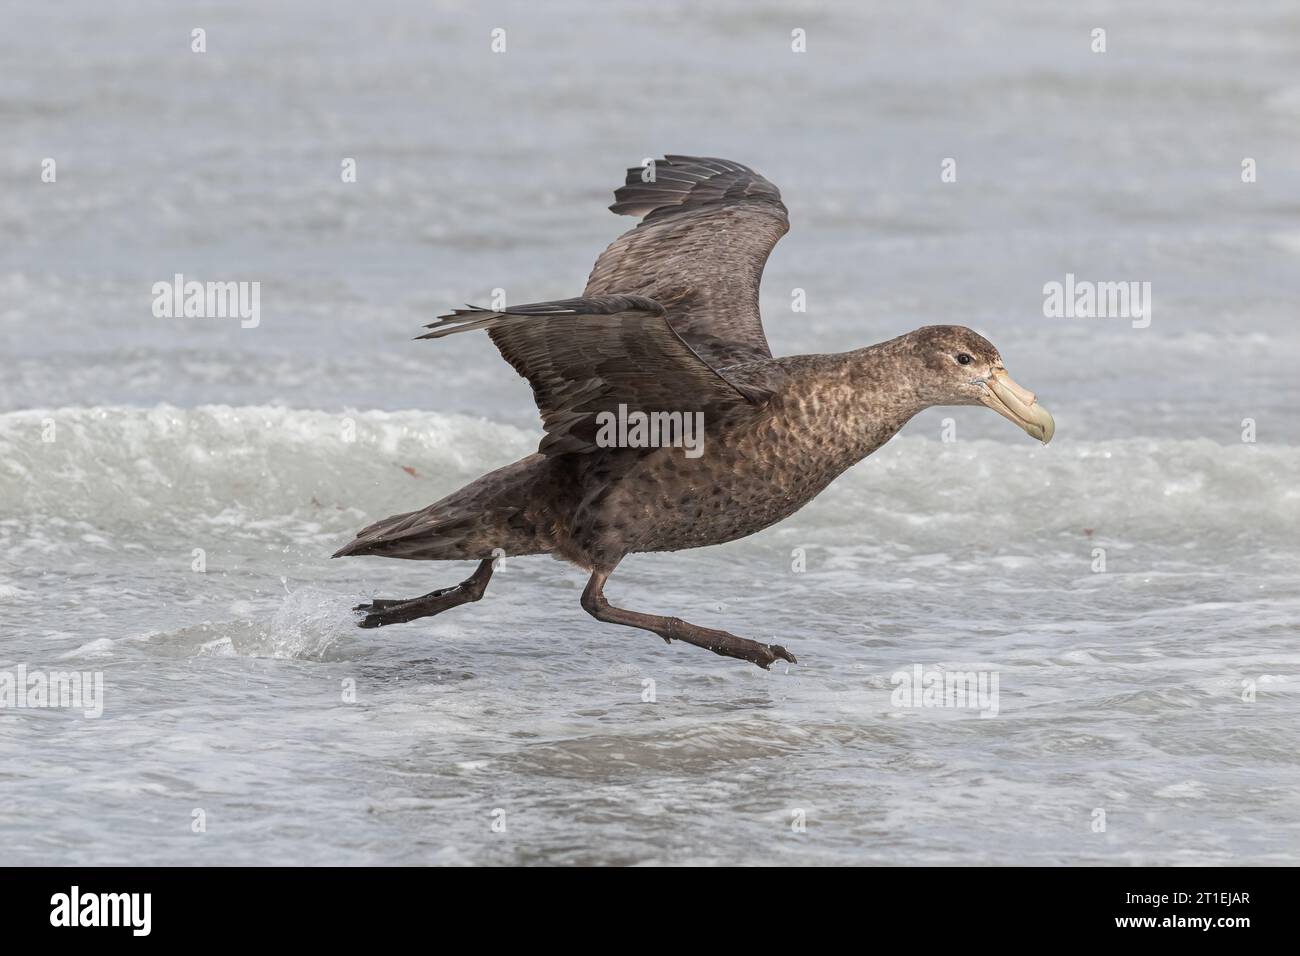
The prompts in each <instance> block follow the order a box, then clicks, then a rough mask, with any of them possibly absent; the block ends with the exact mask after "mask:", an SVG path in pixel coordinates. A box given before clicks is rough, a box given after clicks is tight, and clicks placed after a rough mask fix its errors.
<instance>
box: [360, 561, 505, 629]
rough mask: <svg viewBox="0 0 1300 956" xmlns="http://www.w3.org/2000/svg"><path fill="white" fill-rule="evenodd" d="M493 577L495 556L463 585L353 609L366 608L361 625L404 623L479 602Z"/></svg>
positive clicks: (377, 625) (477, 569)
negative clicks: (493, 559)
mask: <svg viewBox="0 0 1300 956" xmlns="http://www.w3.org/2000/svg"><path fill="white" fill-rule="evenodd" d="M491 578H492V559H491V558H485V559H484V560H482V561H480V562H479V565H478V567H477V568H475V569H474V573H473V574H471V575H470V576H469V577H468V578H466V579H465V580H464V581H461V582H460V584H456V585H453V586H452V587H449V588H439V589H438V590H436V591H430V592H429V593H428V594H425V595H422V596H420V597H417V598H411V599H410V600H406V601H401V600H397V601H394V600H384V599H380V600H376V601H371V602H370V603H369V604H358V605H357V606H356V607H354V608H353V609H352V610H354V611H365V612H366V616H365V617H364V618H362V619H361V620H360V621H358V622H357V626H358V627H383V626H385V625H386V624H404V623H406V622H407V621H414V620H416V619H417V618H421V617H432V616H433V615H435V614H441V613H442V612H443V611H446V610H449V609H450V608H453V607H457V606H459V605H461V604H468V603H469V602H470V601H477V600H478V599H479V598H481V597H482V596H483V592H484V591H485V590H487V584H488V581H489V580H491Z"/></svg>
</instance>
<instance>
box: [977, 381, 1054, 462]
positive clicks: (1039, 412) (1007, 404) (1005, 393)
mask: <svg viewBox="0 0 1300 956" xmlns="http://www.w3.org/2000/svg"><path fill="white" fill-rule="evenodd" d="M984 386H985V387H984V394H983V395H982V396H981V397H980V401H982V402H983V403H984V404H985V405H987V406H988V407H989V408H991V409H993V410H994V411H995V412H997V413H998V414H999V415H1001V416H1003V417H1004V418H1009V419H1011V420H1012V421H1013V422H1015V423H1016V424H1017V425H1019V426H1020V427H1021V428H1023V429H1024V430H1025V431H1026V432H1028V433H1029V435H1030V437H1032V438H1037V439H1038V440H1039V441H1040V442H1042V443H1043V444H1044V445H1046V444H1047V443H1048V442H1049V441H1051V440H1052V433H1053V432H1055V431H1056V422H1054V421H1052V416H1051V414H1050V413H1049V412H1048V411H1047V409H1045V408H1044V407H1043V406H1042V405H1039V404H1038V397H1037V396H1036V395H1034V393H1033V392H1031V391H1029V390H1028V389H1025V388H1021V387H1020V386H1019V385H1017V384H1016V383H1015V381H1014V380H1013V379H1012V378H1011V376H1010V375H1008V374H1007V370H1006V369H1004V368H996V369H994V370H993V374H992V375H990V376H989V377H988V378H986V379H984Z"/></svg>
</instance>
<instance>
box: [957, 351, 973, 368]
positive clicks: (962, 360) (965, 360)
mask: <svg viewBox="0 0 1300 956" xmlns="http://www.w3.org/2000/svg"><path fill="white" fill-rule="evenodd" d="M973 361H975V360H974V359H973V358H971V357H970V356H969V355H967V354H966V353H965V352H962V353H961V354H960V355H958V356H957V364H958V365H969V364H970V363H971V362H973Z"/></svg>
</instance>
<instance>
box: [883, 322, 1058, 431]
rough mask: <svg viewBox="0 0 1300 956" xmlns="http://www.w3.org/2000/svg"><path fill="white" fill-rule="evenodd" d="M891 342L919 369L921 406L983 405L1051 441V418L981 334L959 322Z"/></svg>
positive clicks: (1052, 425)
mask: <svg viewBox="0 0 1300 956" xmlns="http://www.w3.org/2000/svg"><path fill="white" fill-rule="evenodd" d="M896 341H898V342H899V344H900V345H902V346H903V348H904V349H905V350H906V352H907V354H908V357H909V358H910V359H911V360H912V362H916V363H920V365H921V367H922V370H921V372H920V374H919V375H916V376H914V382H915V384H916V387H917V391H918V392H919V393H920V397H921V398H922V400H924V401H925V402H926V404H928V405H987V406H988V407H989V408H991V409H993V410H994V411H995V412H997V413H998V414H999V415H1002V416H1003V417H1005V418H1009V419H1011V421H1013V422H1015V423H1016V424H1017V425H1019V426H1020V427H1021V428H1023V429H1024V430H1025V431H1026V432H1028V433H1029V435H1030V436H1032V437H1033V438H1037V439H1038V440H1039V441H1041V442H1042V443H1043V444H1047V443H1048V442H1049V441H1051V440H1052V432H1053V431H1055V429H1056V424H1055V423H1054V422H1053V421H1052V416H1051V415H1050V414H1049V413H1048V411H1047V409H1045V408H1043V406H1041V405H1039V404H1038V399H1037V398H1036V397H1035V396H1034V393H1033V392H1031V391H1029V390H1028V389H1024V388H1021V387H1020V386H1019V385H1017V384H1016V383H1015V381H1014V380H1013V379H1012V378H1011V376H1010V375H1008V374H1007V370H1006V368H1005V367H1004V366H1003V365H1002V356H1001V355H999V354H998V350H997V349H995V348H994V347H993V343H991V342H990V341H989V340H988V339H986V338H984V336H982V335H979V334H977V333H975V332H972V331H971V330H970V329H968V328H965V327H964V326H960V325H927V326H925V327H924V328H921V329H917V330H916V331H915V332H910V333H908V334H907V335H904V336H902V337H901V339H899V340H896ZM909 364H910V363H909Z"/></svg>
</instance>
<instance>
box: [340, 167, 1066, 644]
mask: <svg viewBox="0 0 1300 956" xmlns="http://www.w3.org/2000/svg"><path fill="white" fill-rule="evenodd" d="M614 196H615V199H616V200H617V201H616V202H615V203H614V204H613V205H612V206H610V209H611V210H612V211H614V212H615V213H619V214H622V215H630V216H638V217H640V218H641V222H640V223H639V224H638V225H637V226H636V227H635V228H634V229H632V230H630V231H628V232H626V233H624V234H623V235H622V236H620V237H619V238H618V239H617V240H615V241H614V243H613V244H612V245H611V246H610V247H609V248H608V249H606V250H605V251H604V253H602V254H601V256H600V258H599V259H597V260H596V265H595V268H594V269H592V272H591V276H590V278H589V279H588V280H587V288H586V290H585V291H584V293H583V295H582V297H581V298H576V299H565V300H563V301H558V302H542V303H538V304H535V305H520V306H515V307H512V308H505V309H501V310H499V311H490V310H487V309H479V308H475V307H473V306H471V307H469V308H468V309H463V310H462V309H457V310H456V311H454V312H452V313H451V314H449V315H444V316H441V317H440V318H439V320H438V321H437V322H433V323H431V324H430V325H428V326H426V328H429V329H431V330H432V331H430V332H428V333H427V334H425V335H421V336H419V337H420V338H426V339H433V338H440V337H442V336H445V335H453V334H455V333H457V332H467V331H471V330H474V329H485V330H486V331H487V333H488V336H489V337H490V338H491V339H492V342H493V343H494V344H495V345H496V347H497V348H498V349H499V350H500V352H501V354H502V355H503V356H504V357H505V359H506V361H508V362H509V363H510V364H511V365H513V366H514V368H515V371H517V372H518V373H519V374H520V375H522V376H523V377H524V378H526V379H527V380H528V383H529V384H530V385H531V386H532V389H533V396H534V398H535V399H536V402H537V407H538V409H539V410H540V411H541V416H542V426H543V428H544V429H545V432H546V434H545V436H544V437H543V438H542V441H541V445H540V447H539V448H538V451H537V453H536V454H533V455H529V456H528V457H527V458H524V459H522V460H520V461H517V462H515V463H514V464H511V465H506V466H505V467H504V468H499V469H497V470H496V471H493V472H491V473H489V474H487V475H484V476H483V477H481V478H479V479H478V480H477V481H474V482H472V483H471V484H469V485H467V486H466V487H464V488H462V489H461V490H459V491H457V492H455V493H453V494H450V495H448V496H447V497H445V498H443V499H442V500H441V501H438V502H435V503H434V504H432V505H430V506H429V507H427V508H425V509H424V510H422V511H414V512H410V513H409V514H401V515H394V516H392V517H390V518H385V519H384V520H383V521H379V522H376V523H375V524H372V525H370V526H369V527H368V528H365V529H364V530H362V531H361V532H360V533H359V534H358V535H357V537H356V540H354V541H353V542H352V543H351V544H349V545H347V546H346V547H344V548H342V549H341V550H340V551H339V552H338V554H336V555H335V557H338V556H340V555H354V554H374V555H380V556H382V557H388V558H407V559H411V560H419V561H453V560H465V559H477V560H478V561H479V565H478V567H477V569H476V570H475V571H474V573H473V574H472V575H470V577H469V578H467V579H466V580H465V581H462V582H461V583H460V584H457V585H454V586H453V587H449V588H442V589H440V590H437V591H433V592H431V593H429V594H425V595H423V596H422V597H416V598H411V599H408V600H376V601H372V602H370V603H369V604H362V605H359V606H358V607H357V608H356V610H358V611H362V612H365V617H364V618H363V619H362V620H361V621H360V622H359V623H360V626H361V627H382V626H384V625H386V624H398V623H402V622H405V621H413V620H416V619H417V618H422V617H429V616H431V615H434V614H439V613H441V612H443V611H445V610H447V609H448V608H452V607H456V606H457V605H459V604H464V603H467V602H469V601H477V600H478V599H479V598H481V597H482V596H483V592H484V589H485V588H486V587H487V584H488V581H489V580H490V579H491V577H492V569H493V563H494V557H495V556H500V555H502V554H504V555H510V556H515V555H528V554H551V555H554V556H555V557H557V558H562V559H564V560H567V561H571V562H572V563H574V564H576V565H578V566H579V567H581V568H583V569H585V570H586V571H589V572H590V573H591V578H590V580H589V581H588V582H587V586H586V589H585V590H584V591H583V592H582V606H583V608H584V609H585V610H586V611H587V612H588V613H589V614H591V615H592V616H593V617H595V618H596V619H597V620H600V621H607V622H610V623H613V624H624V625H627V626H628V627H636V628H642V629H644V630H647V631H653V632H654V633H655V634H658V635H659V636H660V637H662V638H663V639H664V640H665V641H669V642H672V641H674V640H680V641H685V642H687V643H688V644H695V645H698V646H700V647H706V648H708V649H709V650H711V651H713V652H714V653H715V654H722V655H725V656H727V657H736V658H740V659H741V660H746V661H752V662H753V663H755V664H758V665H759V666H760V667H764V668H766V667H768V666H769V665H770V664H772V662H773V661H775V660H777V659H778V658H780V659H783V660H786V661H789V662H791V663H794V662H795V658H794V655H793V654H791V653H790V652H789V651H787V650H786V649H785V648H784V647H781V646H780V645H777V644H772V645H768V644H761V643H759V642H757V641H752V640H747V639H745V638H742V637H737V636H736V635H734V634H729V633H728V632H726V631H720V630H715V629H713V628H707V627H700V626H698V625H695V624H690V623H688V622H686V621H683V620H681V619H679V618H676V617H662V616H660V615H657V614H646V613H642V612H640V611H629V610H625V609H623V608H619V607H614V606H613V605H611V604H610V603H609V601H608V600H606V598H605V594H604V588H605V582H606V580H607V579H608V578H609V576H610V574H611V573H612V572H613V570H614V569H615V568H616V567H617V566H618V564H619V562H620V561H622V560H623V558H624V557H626V556H627V555H629V554H634V553H637V552H644V551H679V550H681V549H683V548H698V547H703V546H704V545H710V544H721V543H722V542H725V541H734V540H735V539H737V538H743V537H745V536H746V535H750V534H753V533H754V532H755V531H760V530H762V529H763V528H766V527H768V526H769V525H772V524H775V523H776V522H778V521H780V520H781V519H782V518H785V517H787V516H789V515H791V514H793V513H794V512H796V511H798V510H799V509H800V508H802V507H803V506H804V505H806V504H807V503H808V502H810V501H812V499H813V498H815V497H816V496H817V495H818V493H819V492H821V490H822V489H823V488H825V487H826V486H827V485H828V484H830V483H831V481H833V480H834V479H835V478H836V476H838V475H839V474H840V473H841V472H843V471H845V470H846V469H847V468H849V467H850V466H851V465H853V464H855V463H857V462H858V461H861V460H862V459H863V458H865V457H866V456H867V455H870V454H871V453H872V452H873V451H875V450H876V449H877V448H879V447H880V446H881V445H883V444H884V443H885V442H886V441H888V440H889V438H890V437H892V436H893V435H894V433H896V432H897V431H898V430H899V429H900V428H902V427H903V425H904V424H905V423H906V422H907V420H908V419H910V418H911V417H912V416H913V415H915V414H916V413H917V412H919V411H921V410H922V409H925V408H929V407H930V406H933V405H976V404H982V405H987V406H988V407H990V408H992V409H993V410H994V411H996V412H998V413H999V414H1000V415H1004V416H1006V417H1007V418H1009V419H1011V421H1013V422H1015V423H1016V424H1017V425H1019V426H1020V427H1021V428H1023V429H1024V430H1025V431H1026V432H1028V433H1029V434H1030V435H1032V436H1033V437H1034V438H1037V439H1039V440H1040V441H1042V442H1044V443H1045V442H1047V441H1049V440H1050V439H1051V437H1052V431H1053V428H1054V425H1053V422H1052V416H1051V415H1049V414H1048V413H1047V411H1046V410H1045V409H1044V408H1043V407H1042V406H1041V405H1039V404H1037V401H1036V400H1035V398H1034V395H1033V393H1031V392H1028V391H1026V390H1025V389H1023V388H1021V387H1020V386H1019V385H1017V384H1016V383H1015V382H1014V381H1012V380H1011V378H1010V376H1008V375H1007V371H1006V369H1005V368H1003V365H1002V357H1001V356H1000V355H999V354H998V351H997V349H995V348H994V347H993V346H992V345H991V344H990V343H989V342H988V341H987V340H986V339H984V338H982V337H981V336H979V335H977V334H976V333H974V332H972V331H971V330H970V329H967V328H963V327H961V326H956V325H932V326H927V327H925V328H921V329H917V330H916V331H914V332H909V333H907V334H906V335H901V336H899V337H898V338H895V339H890V340H889V341H888V342H881V343H880V344H878V345H871V346H868V347H866V348H862V349H857V350H855V351H852V352H842V353H838V354H829V355H796V356H788V357H784V358H773V357H772V352H771V350H770V349H769V348H768V345H767V338H766V337H765V336H764V334H763V325H762V320H761V318H760V316H759V310H758V287H759V282H760V280H761V278H762V275H763V266H764V263H766V261H767V257H768V254H769V253H770V252H771V251H772V248H773V246H775V245H776V243H777V240H779V239H780V238H781V237H782V236H783V235H785V233H786V232H787V231H788V230H789V228H790V224H789V220H788V218H787V216H786V208H785V206H784V205H783V204H782V202H781V194H780V193H779V192H778V191H777V188H776V187H775V186H773V185H772V184H771V183H770V182H768V181H767V180H766V179H764V178H763V177H762V176H760V175H758V174H757V173H755V172H754V171H753V170H751V169H749V168H747V167H745V166H742V165H740V164H739V163H733V162H730V161H728V160H723V159H709V158H703V157H693V156H668V157H666V158H665V159H662V160H659V161H658V162H656V163H654V164H651V165H648V166H647V167H645V168H640V167H637V168H633V169H630V170H628V174H627V183H626V185H624V186H623V187H622V188H620V189H618V190H617V191H616V192H615V193H614Z"/></svg>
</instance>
